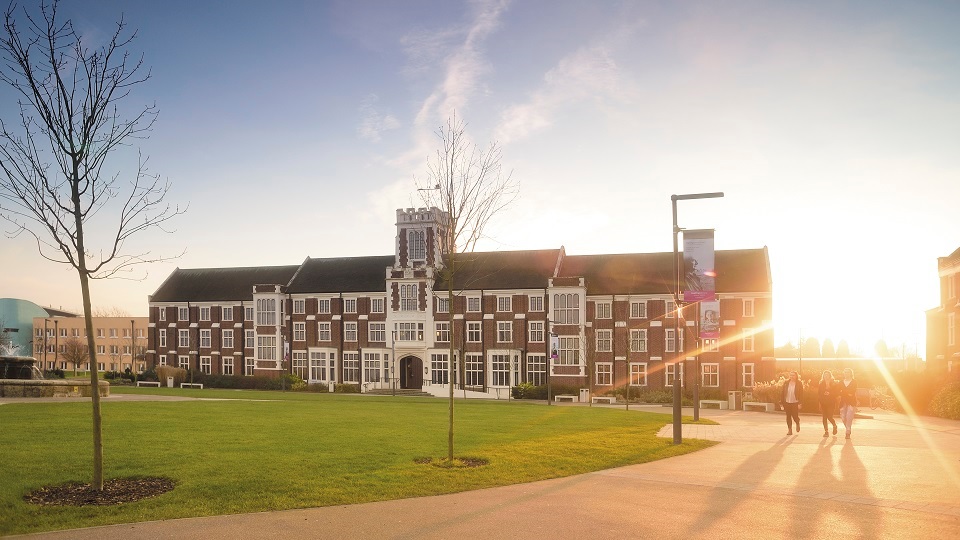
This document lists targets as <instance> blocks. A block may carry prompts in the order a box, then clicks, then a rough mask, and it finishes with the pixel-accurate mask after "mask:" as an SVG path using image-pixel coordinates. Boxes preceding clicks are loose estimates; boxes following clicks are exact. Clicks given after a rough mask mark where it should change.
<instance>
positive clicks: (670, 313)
mask: <svg viewBox="0 0 960 540" xmlns="http://www.w3.org/2000/svg"><path fill="white" fill-rule="evenodd" d="M664 313H665V314H666V317H667V318H668V319H672V318H673V317H674V316H675V315H676V314H677V304H676V303H675V302H674V301H673V300H667V301H666V304H665V306H664Z"/></svg>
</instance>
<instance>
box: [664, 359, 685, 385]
mask: <svg viewBox="0 0 960 540" xmlns="http://www.w3.org/2000/svg"><path fill="white" fill-rule="evenodd" d="M678 365H679V366H680V386H681V387H683V386H685V385H684V382H683V362H677V363H673V362H671V363H669V364H664V366H663V367H664V370H665V373H666V380H665V381H664V383H663V385H664V386H673V381H674V379H675V378H676V375H677V366H678Z"/></svg>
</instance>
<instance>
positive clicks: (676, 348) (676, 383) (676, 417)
mask: <svg viewBox="0 0 960 540" xmlns="http://www.w3.org/2000/svg"><path fill="white" fill-rule="evenodd" d="M719 197H723V193H722V192H714V193H687V194H683V195H671V196H670V203H671V206H672V208H673V306H674V309H675V310H676V313H675V314H674V317H673V353H674V365H673V444H680V443H682V442H683V433H682V431H681V430H682V429H683V428H682V422H681V417H682V414H683V411H682V403H683V401H682V400H683V398H682V393H681V389H680V386H681V384H682V379H681V376H680V373H681V372H680V361H681V359H682V358H683V354H682V352H681V350H680V349H681V347H680V343H679V341H680V313H681V312H682V309H683V308H682V305H681V303H680V261H679V258H680V247H679V245H678V241H677V235H678V234H679V233H680V231H681V230H682V229H681V228H680V227H678V226H677V201H687V200H691V199H716V198H719ZM698 376H699V374H698ZM696 405H697V404H696V403H694V406H696Z"/></svg>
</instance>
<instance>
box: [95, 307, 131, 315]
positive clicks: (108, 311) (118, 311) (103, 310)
mask: <svg viewBox="0 0 960 540" xmlns="http://www.w3.org/2000/svg"><path fill="white" fill-rule="evenodd" d="M93 316H94V317H129V316H130V313H129V312H127V310H125V309H123V308H120V307H117V306H110V307H103V306H97V307H95V308H93Z"/></svg>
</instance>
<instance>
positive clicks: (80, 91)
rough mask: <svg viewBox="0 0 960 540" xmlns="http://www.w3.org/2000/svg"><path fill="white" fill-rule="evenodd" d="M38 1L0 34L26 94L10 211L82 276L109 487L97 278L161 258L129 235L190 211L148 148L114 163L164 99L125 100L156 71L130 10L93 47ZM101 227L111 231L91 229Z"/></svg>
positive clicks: (4, 193) (6, 164) (9, 69)
mask: <svg viewBox="0 0 960 540" xmlns="http://www.w3.org/2000/svg"><path fill="white" fill-rule="evenodd" d="M36 11H37V10H30V9H27V8H23V9H22V10H21V9H18V8H17V6H16V5H13V4H11V6H10V7H9V8H8V9H7V10H6V12H5V14H4V23H3V32H2V35H0V54H2V56H3V65H2V66H0V81H3V82H4V83H6V84H7V85H9V86H10V87H11V88H12V89H13V90H14V91H15V92H16V93H17V94H18V102H17V105H18V107H17V108H18V110H19V115H18V119H17V122H16V124H15V125H16V128H14V124H9V123H7V122H3V121H0V169H2V171H3V173H4V174H3V176H2V177H0V217H2V218H3V219H5V220H6V221H7V222H9V223H10V224H11V225H12V226H13V230H11V231H9V234H10V235H11V236H18V235H21V234H26V235H28V236H29V237H32V239H33V240H34V241H35V242H36V244H37V248H38V250H39V252H40V255H41V256H42V257H44V258H46V259H48V260H50V261H54V262H59V263H64V264H69V265H70V266H72V267H73V268H74V269H76V271H77V275H78V277H79V279H80V290H81V294H82V297H83V314H84V318H85V322H86V330H87V347H88V350H89V354H90V381H91V383H92V384H93V389H92V392H91V395H92V396H93V399H92V400H91V401H92V402H93V457H94V459H93V481H92V482H91V484H92V486H93V487H94V488H95V489H97V490H102V489H103V441H102V437H101V416H100V394H99V392H98V391H97V380H98V376H97V357H96V347H95V344H94V335H95V334H94V331H93V320H92V319H91V316H92V309H91V300H90V280H91V279H100V278H108V277H111V276H115V275H117V273H118V272H127V273H129V272H131V271H132V270H133V268H132V267H133V266H134V265H137V264H141V263H146V262H153V261H157V260H163V258H161V257H152V256H151V255H150V253H149V251H143V250H138V249H136V248H134V249H133V250H131V249H130V248H131V244H132V242H131V238H132V237H133V236H134V235H136V234H137V233H140V232H142V231H144V230H148V229H152V228H154V227H157V228H160V229H161V230H162V229H163V224H164V223H165V222H167V221H168V220H169V219H171V218H173V217H174V216H176V215H178V214H180V213H182V211H181V209H180V208H179V207H171V206H170V205H169V204H168V203H165V202H164V198H165V196H166V194H167V191H168V189H169V184H167V183H165V182H161V180H160V177H159V176H151V175H148V172H147V168H146V160H145V159H144V158H143V156H142V155H140V156H139V159H138V165H137V167H136V170H134V171H132V172H129V173H127V175H126V176H125V178H124V179H123V180H121V178H122V177H121V172H120V171H119V170H117V171H116V172H109V170H110V169H113V167H114V165H113V160H110V161H109V162H108V157H110V156H112V155H114V154H115V153H116V152H115V151H117V150H120V149H121V148H122V147H124V146H132V143H133V142H134V141H135V140H136V139H140V138H145V137H146V134H147V132H148V131H149V130H150V128H151V127H152V125H153V122H154V120H155V119H156V115H157V110H156V107H155V106H154V105H148V106H143V107H135V108H133V109H132V110H133V113H132V114H130V115H126V114H124V113H123V112H121V110H120V109H119V107H118V105H119V104H120V103H121V102H124V100H125V98H127V97H129V96H130V92H131V90H132V89H133V88H134V87H136V86H137V85H139V84H140V83H143V82H145V81H146V80H147V79H149V78H150V72H149V70H145V68H144V67H143V57H142V56H141V57H139V58H138V57H135V56H134V57H132V56H131V55H130V53H129V52H128V51H127V49H128V47H129V46H130V44H131V42H132V41H133V40H134V38H135V37H136V32H130V31H129V30H128V29H127V25H126V24H125V22H124V20H123V18H122V17H121V19H120V20H119V21H118V22H117V24H116V28H115V31H114V32H113V33H112V34H110V35H109V36H108V39H107V40H106V42H105V43H104V44H103V45H102V46H99V47H97V48H91V47H90V46H89V44H88V41H87V40H86V39H81V36H80V35H79V34H78V33H77V31H76V30H75V29H74V26H73V23H72V22H71V21H70V20H66V21H62V20H60V19H58V17H57V15H58V14H57V2H56V1H53V2H52V3H47V2H46V1H43V2H42V3H41V5H40V7H39V13H37V12H36ZM21 23H22V24H23V29H21V27H20V26H19V25H20V24H21ZM105 168H106V169H108V171H107V172H105V171H104V169H105ZM94 218H101V220H100V221H96V222H95V221H94ZM104 222H106V223H104ZM94 223H96V226H94V225H93V224H94ZM94 230H96V231H104V230H105V231H107V232H106V233H102V236H101V233H99V232H98V233H97V234H95V235H93V236H90V235H88V234H87V233H88V232H90V231H94Z"/></svg>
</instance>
